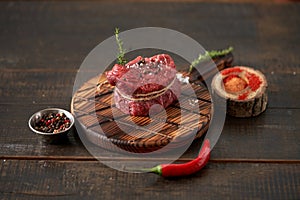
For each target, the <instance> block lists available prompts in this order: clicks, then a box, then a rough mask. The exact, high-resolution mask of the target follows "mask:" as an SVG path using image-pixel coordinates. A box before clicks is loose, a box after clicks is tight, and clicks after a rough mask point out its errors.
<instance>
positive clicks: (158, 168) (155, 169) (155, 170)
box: [149, 165, 162, 176]
mask: <svg viewBox="0 0 300 200" xmlns="http://www.w3.org/2000/svg"><path fill="white" fill-rule="evenodd" d="M149 172H150V173H155V174H158V175H160V176H161V175H162V166H161V165H157V166H155V167H152V168H151V169H150V171H149Z"/></svg>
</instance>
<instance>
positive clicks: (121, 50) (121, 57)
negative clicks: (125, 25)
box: [115, 28, 127, 65]
mask: <svg viewBox="0 0 300 200" xmlns="http://www.w3.org/2000/svg"><path fill="white" fill-rule="evenodd" d="M119 33H120V29H119V28H116V29H115V37H116V41H117V44H118V49H119V54H118V64H120V65H125V64H126V63H127V60H126V59H125V52H126V50H125V49H124V48H123V42H122V40H121V39H120V38H119Z"/></svg>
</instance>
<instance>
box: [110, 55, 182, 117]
mask: <svg viewBox="0 0 300 200" xmlns="http://www.w3.org/2000/svg"><path fill="white" fill-rule="evenodd" d="M176 73H177V71H176V67H175V64H174V61H173V59H172V58H171V57H170V56H169V55H167V54H160V55H156V56H153V57H151V58H142V57H141V56H139V57H137V58H136V59H134V60H132V61H130V62H128V63H127V64H126V65H125V66H122V65H118V64H116V65H115V66H114V67H113V69H112V70H111V71H108V72H107V73H106V77H107V80H108V82H109V83H110V84H111V85H114V86H116V89H115V92H114V100H115V103H116V106H117V108H119V109H120V110H122V111H123V112H124V113H128V114H130V115H133V116H147V115H149V110H150V108H151V107H152V106H153V105H155V104H159V105H161V106H155V107H153V108H154V109H153V110H152V112H153V113H156V112H159V111H160V110H161V109H163V108H166V107H167V106H169V105H170V104H172V103H173V102H174V101H176V100H177V99H178V98H179V95H180V92H181V90H180V82H179V80H178V79H177V78H176Z"/></svg>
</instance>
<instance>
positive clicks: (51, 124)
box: [34, 113, 70, 133]
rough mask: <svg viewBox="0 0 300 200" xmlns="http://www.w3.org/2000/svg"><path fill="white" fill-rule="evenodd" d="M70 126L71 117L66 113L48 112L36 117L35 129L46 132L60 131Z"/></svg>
mask: <svg viewBox="0 0 300 200" xmlns="http://www.w3.org/2000/svg"><path fill="white" fill-rule="evenodd" d="M69 127H70V119H69V118H68V117H67V116H66V115H65V114H64V113H48V114H44V115H42V116H41V117H38V118H36V121H35V125H34V129H35V130H37V131H41V132H45V133H59V132H61V131H64V130H65V129H67V128H69Z"/></svg>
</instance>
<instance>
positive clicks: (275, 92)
mask: <svg viewBox="0 0 300 200" xmlns="http://www.w3.org/2000/svg"><path fill="white" fill-rule="evenodd" d="M299 69H300V68H299ZM299 69H298V68H297V70H294V72H295V73H294V72H292V71H293V70H292V71H290V72H285V71H284V70H280V69H278V68H276V69H274V70H273V71H271V72H270V73H266V72H265V75H266V78H267V80H268V85H269V87H268V95H269V107H271V108H285V107H288V108H300V101H298V99H297V98H295V97H297V96H298V93H299V91H300V82H299V77H298V75H297V72H296V71H299ZM261 70H262V69H261ZM89 73H92V72H89ZM94 74H95V75H97V72H94ZM299 74H300V71H299ZM75 77H76V72H75V71H71V72H64V71H48V72H47V71H46V72H44V71H38V72H37V71H29V72H26V71H19V72H16V71H7V70H3V71H2V70H1V68H0V96H1V99H0V103H2V104H7V103H10V104H11V103H14V104H19V103H27V104H48V105H49V104H59V103H62V102H66V103H67V102H71V97H72V91H73V84H74V80H75ZM286 88H289V89H288V90H287V89H286ZM20 99H22V101H20Z"/></svg>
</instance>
